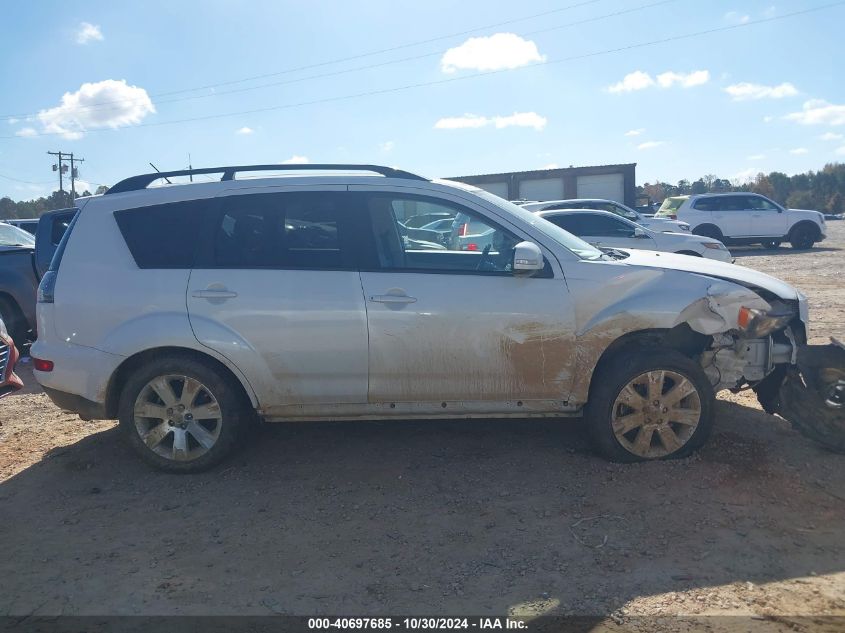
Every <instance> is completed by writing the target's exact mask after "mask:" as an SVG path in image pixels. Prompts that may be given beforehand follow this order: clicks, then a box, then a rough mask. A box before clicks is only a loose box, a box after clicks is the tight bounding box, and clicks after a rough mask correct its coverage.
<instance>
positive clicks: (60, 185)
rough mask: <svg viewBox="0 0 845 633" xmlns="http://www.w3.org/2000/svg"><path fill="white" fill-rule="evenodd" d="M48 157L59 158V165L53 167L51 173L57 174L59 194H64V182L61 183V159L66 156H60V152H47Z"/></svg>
mask: <svg viewBox="0 0 845 633" xmlns="http://www.w3.org/2000/svg"><path fill="white" fill-rule="evenodd" d="M47 153H48V154H50V156H58V157H59V164H58V165H53V171H57V172H59V192H60V193H64V192H65V188H64V182H63V181H62V174H63V173H64V165H62V158H63V157H64V156H67V154H62V152H47Z"/></svg>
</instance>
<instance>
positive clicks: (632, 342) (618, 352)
mask: <svg viewBox="0 0 845 633" xmlns="http://www.w3.org/2000/svg"><path fill="white" fill-rule="evenodd" d="M712 340H713V337H712V336H708V335H706V334H701V333H700V332H696V331H695V330H693V329H692V328H691V327H690V326H689V324H688V323H680V324H678V325H676V326H675V327H672V328H665V329H660V328H654V329H647V330H635V331H633V332H628V333H626V334H623V335H622V336H620V337H619V338H617V339H616V340H614V341H613V342H612V343H611V344H610V345H608V346H607V347H606V348H605V350H604V352H602V354H601V356H599V359H598V361H597V362H596V364H595V367H594V368H593V371H592V373H591V375H590V384H589V393H592V391H593V389H594V388H595V385H596V383H597V381H596V380H594V378H595V377H596V376H600V375H601V374H602V373H603V370H604V369H605V368H606V367H608V366H609V365H611V364H612V363H613V362H614V361H615V360H616V359H617V358H619V357H620V356H622V355H623V354H629V353H632V352H638V351H649V350H653V349H655V348H663V349H672V350H675V351H677V352H680V353H681V354H683V355H684V356H687V357H689V358H691V359H695V357H696V356H698V355H699V354H700V353H701V352H703V351H704V350H705V349H707V348H708V347H709V346H710V344H711V342H712Z"/></svg>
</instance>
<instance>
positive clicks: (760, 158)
mask: <svg viewBox="0 0 845 633" xmlns="http://www.w3.org/2000/svg"><path fill="white" fill-rule="evenodd" d="M764 158H766V155H765V154H753V155H751V156H746V160H763V159H764Z"/></svg>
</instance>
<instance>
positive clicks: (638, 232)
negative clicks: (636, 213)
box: [634, 227, 648, 240]
mask: <svg viewBox="0 0 845 633" xmlns="http://www.w3.org/2000/svg"><path fill="white" fill-rule="evenodd" d="M634 237H636V238H637V239H641V240H642V239H645V238H647V237H648V235H646V232H645V231H644V230H643V229H641V228H640V227H637V228H635V229H634Z"/></svg>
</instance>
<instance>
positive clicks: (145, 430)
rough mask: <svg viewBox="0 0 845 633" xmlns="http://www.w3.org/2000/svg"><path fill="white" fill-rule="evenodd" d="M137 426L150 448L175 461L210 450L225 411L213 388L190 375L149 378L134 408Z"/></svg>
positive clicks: (189, 459)
mask: <svg viewBox="0 0 845 633" xmlns="http://www.w3.org/2000/svg"><path fill="white" fill-rule="evenodd" d="M133 413H134V422H135V429H136V431H137V432H138V434H139V435H140V437H141V440H142V441H143V442H144V444H145V445H146V446H147V448H149V449H150V450H151V451H153V452H155V453H156V454H158V455H160V456H162V457H164V458H165V459H170V460H174V461H191V460H194V459H197V458H198V457H200V456H202V455H204V454H205V453H207V452H208V451H209V450H210V449H211V448H212V447H213V446H214V445H215V444H216V443H217V440H218V439H219V437H220V430H221V428H222V426H223V414H222V413H221V411H220V405H219V403H218V402H217V398H215V396H214V394H213V393H212V392H211V390H210V389H209V388H208V387H206V386H205V385H204V384H202V383H201V382H200V381H198V380H196V379H195V378H191V377H190V376H179V375H165V376H158V377H156V378H153V379H152V380H150V381H149V382H148V383H147V384H146V385H145V386H144V387H143V388H142V389H141V391H140V392H139V394H138V397H137V398H136V399H135V406H134V409H133Z"/></svg>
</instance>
